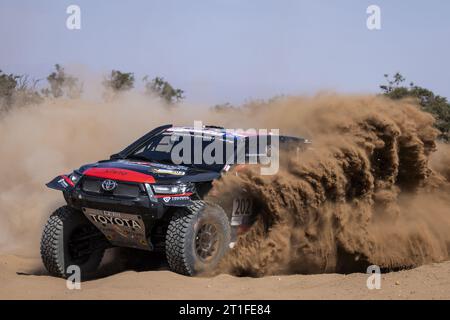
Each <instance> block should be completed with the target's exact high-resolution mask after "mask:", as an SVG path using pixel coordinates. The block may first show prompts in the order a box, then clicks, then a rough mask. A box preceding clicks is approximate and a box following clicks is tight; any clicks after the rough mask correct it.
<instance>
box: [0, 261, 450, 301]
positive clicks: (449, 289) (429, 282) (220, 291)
mask: <svg viewBox="0 0 450 320" xmlns="http://www.w3.org/2000/svg"><path fill="white" fill-rule="evenodd" d="M40 270H42V267H41V266H40V263H39V260H38V259H29V258H21V257H17V256H11V255H10V256H5V255H3V256H0V281H1V286H0V298H1V299H450V261H448V262H444V263H439V264H431V265H426V266H422V267H420V268H417V269H414V270H405V271H400V272H393V273H389V274H385V275H383V276H382V283H381V285H382V287H381V289H380V290H368V289H367V287H366V279H367V276H366V275H365V274H361V273H354V274H350V275H341V274H321V275H290V276H273V277H265V278H258V279H255V278H237V277H233V276H229V275H220V276H217V277H214V278H189V277H184V276H180V275H178V274H175V273H172V272H169V271H165V270H161V271H159V270H158V271H144V272H135V271H125V272H121V273H118V274H114V275H111V276H108V277H105V278H101V279H96V280H92V281H88V282H83V283H82V288H81V290H68V289H66V286H65V281H64V280H62V279H58V278H53V277H50V276H48V275H45V273H44V272H42V271H40Z"/></svg>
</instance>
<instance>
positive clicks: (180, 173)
mask: <svg viewBox="0 0 450 320" xmlns="http://www.w3.org/2000/svg"><path fill="white" fill-rule="evenodd" d="M150 171H152V172H154V173H158V174H170V175H173V176H184V175H185V174H186V172H185V171H181V170H173V169H164V168H153V169H151V170H150Z"/></svg>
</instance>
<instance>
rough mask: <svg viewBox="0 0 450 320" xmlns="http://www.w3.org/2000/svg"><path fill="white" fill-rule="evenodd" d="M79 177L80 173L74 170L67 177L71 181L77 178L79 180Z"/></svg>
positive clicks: (74, 181) (76, 180)
mask: <svg viewBox="0 0 450 320" xmlns="http://www.w3.org/2000/svg"><path fill="white" fill-rule="evenodd" d="M80 178H81V174H78V173H76V172H75V171H74V172H72V173H71V174H70V175H69V179H70V180H71V181H72V182H73V183H77V182H78V180H80Z"/></svg>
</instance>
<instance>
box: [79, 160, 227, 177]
mask: <svg viewBox="0 0 450 320" xmlns="http://www.w3.org/2000/svg"><path fill="white" fill-rule="evenodd" d="M79 172H80V173H81V174H83V175H87V176H97V177H101V178H110V179H116V180H124V181H136V182H148V183H158V182H163V183H165V182H167V183H176V182H201V181H211V180H214V179H216V178H218V177H219V176H220V173H218V172H215V171H209V170H201V169H197V168H192V167H187V166H182V165H169V164H162V163H158V162H147V161H141V160H127V159H120V160H105V161H99V162H96V163H92V164H88V165H85V166H82V167H81V168H80V169H79Z"/></svg>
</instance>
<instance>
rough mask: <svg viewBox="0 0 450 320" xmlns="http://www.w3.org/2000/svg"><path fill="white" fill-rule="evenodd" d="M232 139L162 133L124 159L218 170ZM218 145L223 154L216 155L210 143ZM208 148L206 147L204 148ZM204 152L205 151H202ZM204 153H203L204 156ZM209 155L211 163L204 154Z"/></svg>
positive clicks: (221, 167) (216, 136)
mask: <svg viewBox="0 0 450 320" xmlns="http://www.w3.org/2000/svg"><path fill="white" fill-rule="evenodd" d="M234 139H235V138H231V139H230V137H227V138H225V135H220V134H219V135H206V134H203V135H199V134H195V135H194V134H192V133H190V132H172V131H164V132H162V133H161V134H158V135H156V136H154V137H152V138H151V139H150V140H148V141H147V142H146V143H145V144H144V145H142V146H141V147H140V148H139V149H138V150H136V151H135V152H133V153H132V154H130V155H129V156H127V158H128V159H138V160H146V161H155V162H161V163H167V164H177V165H184V166H187V167H194V168H198V169H204V170H213V171H217V172H219V171H221V170H222V169H223V167H224V165H225V164H226V160H227V159H226V151H225V150H226V147H225V146H226V145H227V144H228V145H231V146H232V148H234V143H233V142H234ZM213 143H214V144H215V145H216V146H219V145H220V146H221V149H222V150H223V152H221V153H219V152H218V154H217V156H216V153H215V150H217V148H213V145H212V144H213ZM208 146H209V147H208ZM205 149H206V150H205ZM205 151H207V153H205ZM206 154H207V155H211V156H212V158H213V159H214V162H213V163H211V161H210V160H209V161H208V159H206V158H207V157H205V156H204V155H206Z"/></svg>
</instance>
